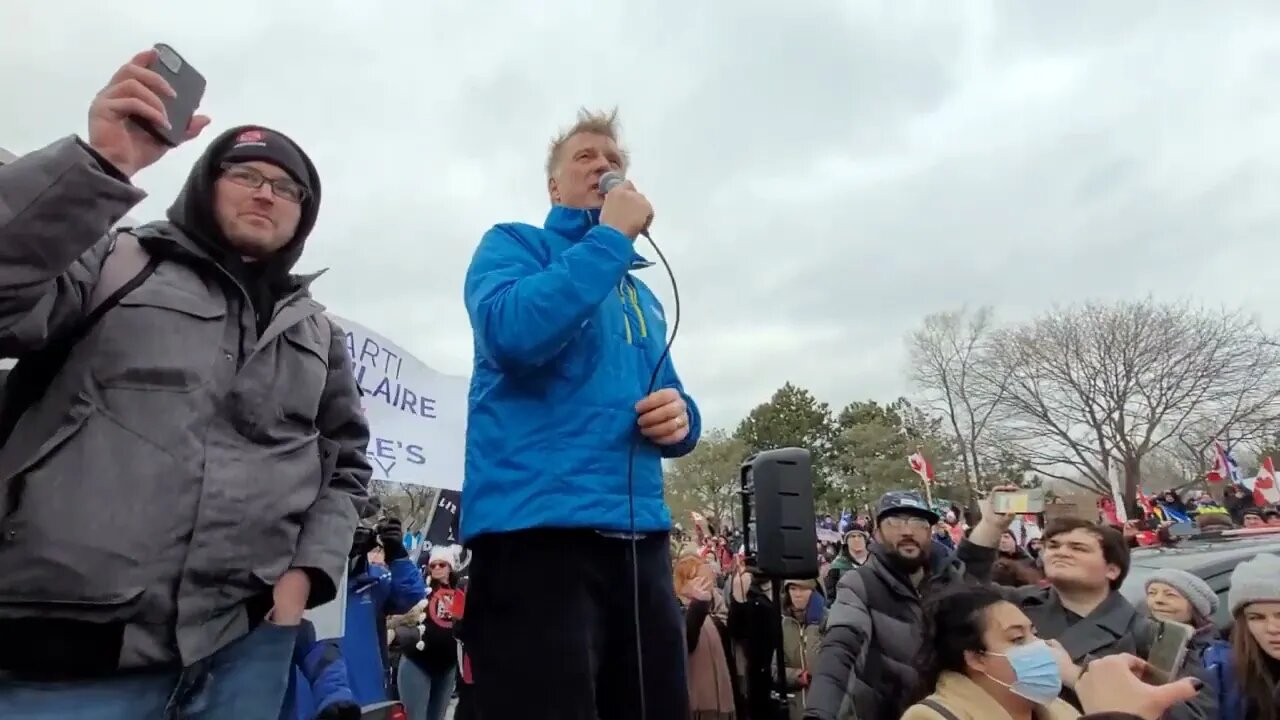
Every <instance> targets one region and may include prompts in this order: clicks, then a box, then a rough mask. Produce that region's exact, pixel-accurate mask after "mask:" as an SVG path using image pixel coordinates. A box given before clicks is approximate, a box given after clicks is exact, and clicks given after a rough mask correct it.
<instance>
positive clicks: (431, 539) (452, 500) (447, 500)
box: [423, 490, 462, 546]
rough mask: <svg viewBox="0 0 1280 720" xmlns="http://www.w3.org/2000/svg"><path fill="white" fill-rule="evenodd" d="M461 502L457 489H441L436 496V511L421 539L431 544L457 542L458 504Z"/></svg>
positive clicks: (460, 495) (460, 493)
mask: <svg viewBox="0 0 1280 720" xmlns="http://www.w3.org/2000/svg"><path fill="white" fill-rule="evenodd" d="M461 502H462V492H461V491H459V490H441V491H440V496H439V497H437V498H436V512H435V515H432V516H431V525H430V526H429V527H428V528H427V535H426V537H424V538H423V541H425V542H426V543H429V544H430V545H432V546H435V545H453V544H455V543H457V542H458V504H459V503H461Z"/></svg>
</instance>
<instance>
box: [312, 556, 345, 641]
mask: <svg viewBox="0 0 1280 720" xmlns="http://www.w3.org/2000/svg"><path fill="white" fill-rule="evenodd" d="M303 616H304V617H305V618H307V619H308V620H310V621H311V624H312V625H315V626H316V639H317V640H332V639H334V638H340V637H342V636H343V635H344V634H346V630H347V571H346V570H343V571H342V580H340V581H339V582H338V597H336V598H334V599H332V600H330V601H329V602H327V603H325V604H323V605H319V606H317V607H315V608H313V609H311V610H308V611H306V612H305V613H303Z"/></svg>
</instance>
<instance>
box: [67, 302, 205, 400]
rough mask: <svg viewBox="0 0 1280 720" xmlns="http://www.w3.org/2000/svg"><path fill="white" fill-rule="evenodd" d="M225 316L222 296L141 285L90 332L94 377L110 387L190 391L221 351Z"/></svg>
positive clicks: (101, 383)
mask: <svg viewBox="0 0 1280 720" xmlns="http://www.w3.org/2000/svg"><path fill="white" fill-rule="evenodd" d="M226 314H227V309H226V305H225V303H224V302H223V301H222V299H221V298H215V297H213V296H210V295H196V294H194V293H192V292H189V291H187V290H181V289H179V288H177V287H175V286H171V285H165V284H154V285H151V284H149V285H144V286H143V287H141V288H139V289H138V290H136V291H135V292H133V293H130V294H129V295H127V296H125V297H124V298H121V300H120V304H119V305H118V306H117V307H115V308H113V309H112V310H111V311H110V312H108V313H107V314H106V315H105V316H103V318H102V321H101V323H100V325H99V327H98V329H97V331H96V333H95V336H94V338H95V341H94V345H93V350H94V357H93V362H92V365H93V376H94V379H95V380H97V382H98V384H99V385H101V386H102V387H104V388H113V389H125V390H160V391H171V392H189V391H191V390H194V389H196V388H198V387H200V386H201V385H203V384H204V383H205V382H207V381H208V378H209V375H210V372H211V370H212V368H213V366H214V363H215V362H216V359H217V358H218V357H220V356H221V355H222V350H221V348H222V339H223V334H224V331H225V323H224V322H223V319H224V318H225V317H226Z"/></svg>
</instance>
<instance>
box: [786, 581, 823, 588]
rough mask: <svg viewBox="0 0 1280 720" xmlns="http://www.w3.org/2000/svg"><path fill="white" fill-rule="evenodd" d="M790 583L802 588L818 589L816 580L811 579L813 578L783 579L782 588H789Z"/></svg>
mask: <svg viewBox="0 0 1280 720" xmlns="http://www.w3.org/2000/svg"><path fill="white" fill-rule="evenodd" d="M792 585H798V586H799V587H802V588H808V589H810V590H817V589H818V581H817V580H813V579H809V580H796V579H792V580H783V581H782V588H783V589H784V590H785V589H787V588H789V587H791V586H792Z"/></svg>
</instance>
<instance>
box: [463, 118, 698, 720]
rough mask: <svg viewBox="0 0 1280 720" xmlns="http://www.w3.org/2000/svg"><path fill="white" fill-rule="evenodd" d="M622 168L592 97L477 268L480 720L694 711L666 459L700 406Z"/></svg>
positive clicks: (468, 636) (473, 535)
mask: <svg viewBox="0 0 1280 720" xmlns="http://www.w3.org/2000/svg"><path fill="white" fill-rule="evenodd" d="M627 165H628V158H627V154H626V152H625V151H624V150H622V149H621V148H620V147H619V145H618V126H617V113H616V111H615V112H613V113H591V112H587V111H585V110H584V111H582V112H581V113H580V114H579V118H578V122H577V124H576V125H574V126H573V127H572V128H570V129H569V130H568V131H566V132H564V133H562V134H561V135H559V136H558V137H556V138H555V139H554V141H553V142H552V144H551V148H550V152H549V156H548V158H547V165H546V177H547V191H548V196H549V199H550V201H551V210H550V211H549V212H548V214H547V217H546V220H545V221H544V223H543V226H542V227H537V226H534V225H527V224H523V223H504V224H500V225H496V226H494V227H493V228H492V229H490V230H489V231H488V232H487V233H485V235H484V237H483V238H482V239H481V240H480V244H479V246H478V247H477V248H476V251H475V255H474V257H473V258H472V260H471V265H470V267H469V268H468V269H467V276H466V280H465V283H464V296H465V297H464V299H465V303H466V307H467V313H468V315H469V316H470V319H471V327H472V333H473V337H474V349H475V354H474V355H475V361H474V369H473V372H472V376H471V389H470V394H469V403H468V408H469V413H468V419H467V448H466V474H465V478H464V483H463V488H462V511H461V512H462V517H461V536H462V537H461V539H462V542H463V543H464V544H465V545H466V546H467V547H468V548H469V549H470V550H471V553H472V555H471V557H472V559H471V566H470V567H471V585H470V590H469V594H468V598H467V604H468V609H467V613H468V615H467V621H466V622H465V623H464V624H463V633H462V640H463V642H464V643H465V644H466V647H467V651H468V655H469V657H470V659H471V668H472V672H473V675H474V679H475V683H476V695H477V708H478V710H479V714H480V716H482V717H521V718H535V719H536V718H559V719H569V720H572V719H574V718H595V717H597V716H600V717H618V716H625V715H629V714H630V713H632V712H634V710H635V708H636V707H637V706H640V705H643V707H644V709H645V711H646V714H647V716H648V717H651V718H677V717H685V716H686V715H687V712H688V710H687V708H688V691H687V689H686V687H685V651H684V643H683V637H684V636H683V633H684V627H683V621H682V618H681V614H680V610H679V608H678V607H677V603H676V596H675V591H674V588H673V587H672V579H671V560H670V545H669V541H668V534H669V531H670V530H671V513H670V511H669V510H668V508H667V506H666V504H665V502H664V499H663V492H662V460H663V459H664V458H675V457H680V456H682V455H685V454H686V453H688V452H689V451H691V450H692V449H693V447H694V445H695V444H696V443H697V442H698V438H699V435H700V433H701V418H700V416H699V413H698V408H697V405H696V404H695V403H694V401H693V399H692V398H691V397H689V395H688V394H687V393H686V392H685V390H684V387H683V385H682V384H681V382H680V378H679V376H678V375H677V374H676V370H675V366H674V365H673V364H672V361H671V358H670V356H669V354H668V353H666V352H664V350H665V348H666V335H667V317H666V315H665V313H664V312H663V309H662V304H661V302H659V300H658V298H657V297H656V296H655V295H654V293H653V292H651V291H650V290H649V288H648V287H647V286H646V285H645V284H644V282H642V281H641V280H640V278H639V277H637V276H636V275H634V274H633V273H632V271H633V270H641V269H643V268H646V267H648V266H649V265H650V263H648V262H647V261H645V259H644V258H642V257H641V256H640V255H639V254H638V253H637V252H636V249H635V247H634V243H635V240H636V238H637V237H638V236H639V235H640V234H641V232H642V231H644V230H645V229H646V228H647V227H648V225H649V223H650V221H651V220H652V218H653V208H652V207H651V206H650V204H649V201H648V200H646V199H645V197H644V196H643V195H641V194H640V193H639V192H638V191H637V190H636V189H635V187H634V186H633V185H631V183H629V182H627V183H623V184H622V185H621V186H619V187H617V188H616V189H613V190H612V191H611V192H609V193H608V194H607V195H606V194H603V193H602V192H601V191H600V180H601V178H602V177H603V176H604V174H605V173H607V172H617V173H624V172H625V171H626V170H627ZM651 381H652V382H651ZM633 563H634V566H633ZM633 570H634V573H633ZM633 574H634V575H635V577H634V578H633ZM636 580H638V582H636ZM636 618H639V619H638V620H637V619H636ZM637 625H639V627H638V628H637ZM637 636H640V637H642V638H643V645H642V647H641V648H637V647H636V642H637ZM637 657H642V658H643V667H642V668H641V667H638V666H637ZM553 658H554V661H550V662H549V660H552V659H553ZM641 669H642V670H643V672H640V671H641ZM641 675H643V679H644V687H643V688H641V687H640V683H639V678H640V676H641Z"/></svg>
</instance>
